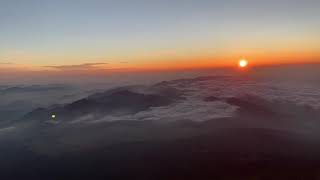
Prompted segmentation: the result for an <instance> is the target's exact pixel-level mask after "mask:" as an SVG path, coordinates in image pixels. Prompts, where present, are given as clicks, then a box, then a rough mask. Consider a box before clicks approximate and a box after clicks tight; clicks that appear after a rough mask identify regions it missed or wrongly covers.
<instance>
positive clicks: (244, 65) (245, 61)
mask: <svg viewBox="0 0 320 180" xmlns="http://www.w3.org/2000/svg"><path fill="white" fill-rule="evenodd" d="M247 65H248V61H247V60H245V59H241V60H240V61H239V66H240V67H241V68H244V67H246V66H247Z"/></svg>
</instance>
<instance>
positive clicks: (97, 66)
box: [44, 63, 108, 71]
mask: <svg viewBox="0 0 320 180" xmlns="http://www.w3.org/2000/svg"><path fill="white" fill-rule="evenodd" d="M107 64H108V63H85V64H76V65H60V66H44V67H46V68H54V69H58V70H62V71H64V70H67V71H83V70H92V69H105V65H107Z"/></svg>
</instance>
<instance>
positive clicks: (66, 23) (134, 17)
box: [0, 0, 320, 70]
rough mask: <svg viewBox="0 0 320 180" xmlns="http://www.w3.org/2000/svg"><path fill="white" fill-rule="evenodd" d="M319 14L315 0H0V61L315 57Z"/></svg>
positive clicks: (124, 62) (134, 62)
mask: <svg viewBox="0 0 320 180" xmlns="http://www.w3.org/2000/svg"><path fill="white" fill-rule="evenodd" d="M319 17H320V1H319V0H264V1H259V0H255V1H253V0H237V1H236V0H228V1H224V0H139V1H138V0H114V1H112V0H1V1H0V42H1V43H0V63H1V64H0V66H2V67H6V68H8V67H19V68H21V69H25V68H26V67H28V68H31V69H32V68H33V67H37V68H39V67H43V68H49V69H57V70H66V69H70V68H71V67H73V66H72V65H77V66H75V68H79V67H80V68H82V67H89V68H92V67H94V66H104V65H105V66H106V67H108V68H115V69H117V68H120V69H121V68H124V69H125V68H141V67H146V68H152V67H196V66H197V67H211V66H220V65H230V64H233V63H234V62H235V61H237V60H238V59H239V58H247V59H248V60H250V61H251V62H252V64H282V63H296V62H320V21H319ZM91 63H93V64H91ZM94 63H99V64H94ZM100 63H107V64H100Z"/></svg>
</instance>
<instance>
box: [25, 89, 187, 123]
mask: <svg viewBox="0 0 320 180" xmlns="http://www.w3.org/2000/svg"><path fill="white" fill-rule="evenodd" d="M178 99H181V97H180V95H179V93H178V91H177V90H175V89H172V88H162V89H159V90H158V91H157V92H154V91H153V93H140V92H134V91H133V90H130V88H117V89H112V90H109V91H106V92H103V93H97V94H94V95H91V96H89V97H87V98H84V99H80V100H78V101H75V102H73V103H70V104H65V105H61V106H53V107H52V108H41V109H36V110H34V111H32V112H30V113H28V114H27V115H26V116H24V117H23V118H22V119H33V120H48V119H50V117H51V115H52V114H55V115H56V116H57V120H74V119H77V118H80V117H82V116H85V115H88V114H91V115H93V116H94V117H95V118H99V117H100V118H101V117H103V116H106V115H126V114H135V113H137V112H140V111H143V110H147V109H148V108H150V107H158V106H166V105H169V104H171V103H174V102H175V101H177V100H178Z"/></svg>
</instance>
